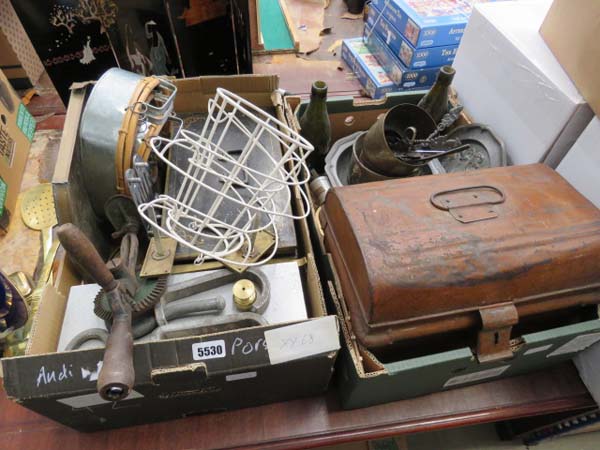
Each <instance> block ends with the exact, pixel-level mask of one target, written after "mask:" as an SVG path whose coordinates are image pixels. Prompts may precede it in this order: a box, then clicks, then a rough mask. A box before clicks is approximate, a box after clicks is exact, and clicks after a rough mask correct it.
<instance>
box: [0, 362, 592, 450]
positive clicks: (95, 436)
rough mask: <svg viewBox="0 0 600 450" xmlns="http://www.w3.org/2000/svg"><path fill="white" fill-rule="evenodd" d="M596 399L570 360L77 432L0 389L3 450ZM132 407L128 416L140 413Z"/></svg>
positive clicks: (346, 434) (227, 434)
mask: <svg viewBox="0 0 600 450" xmlns="http://www.w3.org/2000/svg"><path fill="white" fill-rule="evenodd" d="M593 405H594V401H593V400H592V398H591V397H590V395H589V394H588V393H587V391H586V389H585V386H584V385H583V383H582V382H581V381H580V379H579V376H578V374H577V371H576V370H575V368H574V367H573V365H572V364H570V363H569V364H564V365H561V366H557V367H556V368H555V369H553V370H548V371H545V372H538V373H534V374H530V375H525V376H520V377H515V378H508V379H504V380H499V381H493V382H489V383H484V384H480V385H477V386H471V387H466V388H462V389H455V390H451V391H446V392H441V393H437V394H432V395H428V396H425V397H420V398H416V399H411V400H403V401H399V402H394V403H389V404H385V405H379V406H373V407H370V408H364V409H356V410H351V411H344V410H341V409H340V407H339V405H338V402H337V399H336V393H335V392H334V391H330V392H329V393H328V394H327V395H325V396H322V397H316V398H309V399H302V400H295V401H290V402H285V403H275V404H272V405H265V406H260V407H255V408H247V409H242V410H236V411H228V412H221V413H214V414H207V415H202V416H195V417H188V418H184V419H179V420H173V421H168V422H161V423H156V424H150V425H143V426H137V427H131V428H123V429H118V430H112V431H107V432H97V433H89V434H85V433H79V432H77V431H74V430H71V429H69V428H66V427H64V426H62V425H60V424H58V423H55V422H52V421H50V420H49V419H46V418H44V417H42V416H39V415H37V414H36V413H34V412H31V411H29V410H27V409H24V408H23V407H21V406H19V405H16V404H14V403H13V402H11V401H10V400H8V399H7V398H6V395H5V393H4V391H1V392H0V433H1V435H2V444H0V448H23V449H24V448H39V449H45V450H53V449H60V450H65V449H76V448H82V449H85V450H96V449H98V450H110V449H117V448H118V449H129V448H152V449H169V450H178V449H186V450H192V449H195V450H199V449H209V448H210V449H214V448H244V449H261V450H264V449H288V448H298V449H299V448H302V449H304V448H315V447H319V446H324V445H331V444H338V443H342V442H349V441H362V440H368V439H375V438H381V437H387V436H393V435H398V434H405V433H414V432H419V431H427V430H435V429H441V428H450V427H458V426H463V425H471V424H477V423H483V422H495V421H499V420H506V419H509V418H516V417H526V416H535V415H540V414H552V413H556V412H559V411H567V410H577V409H583V408H589V407H592V406H593ZM135 413H136V412H135V409H133V408H132V410H131V414H135Z"/></svg>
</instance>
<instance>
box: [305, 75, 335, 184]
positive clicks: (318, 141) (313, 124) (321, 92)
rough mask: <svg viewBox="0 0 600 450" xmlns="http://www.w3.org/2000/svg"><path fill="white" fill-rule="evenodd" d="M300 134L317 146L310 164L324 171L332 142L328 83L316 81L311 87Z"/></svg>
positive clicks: (319, 170) (309, 160)
mask: <svg viewBox="0 0 600 450" xmlns="http://www.w3.org/2000/svg"><path fill="white" fill-rule="evenodd" d="M299 123H300V134H301V135H302V136H303V137H305V138H306V139H307V140H308V141H309V142H310V143H311V144H312V145H313V147H314V148H315V150H314V151H313V152H312V153H311V154H310V155H309V157H308V165H309V166H310V168H312V169H315V170H316V171H317V172H319V173H323V168H324V166H325V155H327V152H328V151H329V143H330V142H331V123H330V122H329V114H328V113H327V83H325V82H324V81H315V82H314V83H313V85H312V88H311V93H310V102H309V104H308V106H307V107H306V109H305V110H304V114H302V117H300V120H299Z"/></svg>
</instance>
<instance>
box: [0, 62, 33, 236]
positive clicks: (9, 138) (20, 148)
mask: <svg viewBox="0 0 600 450" xmlns="http://www.w3.org/2000/svg"><path fill="white" fill-rule="evenodd" d="M34 132H35V119H34V118H33V117H32V116H31V114H29V111H27V108H26V107H25V105H23V104H22V103H21V99H20V98H19V96H18V95H17V93H16V92H15V91H14V90H13V88H12V86H11V85H10V83H9V81H8V78H7V77H6V76H5V75H4V73H3V72H2V71H1V70H0V233H4V232H6V229H7V228H8V223H9V218H10V216H11V215H13V214H14V212H15V208H16V206H17V196H18V195H19V192H20V190H21V181H22V180H23V174H24V172H25V166H26V165H27V157H28V156H29V148H30V147H31V141H32V140H33V133H34Z"/></svg>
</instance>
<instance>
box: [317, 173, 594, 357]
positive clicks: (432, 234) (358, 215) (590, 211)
mask: <svg viewBox="0 0 600 450" xmlns="http://www.w3.org/2000/svg"><path fill="white" fill-rule="evenodd" d="M482 186H484V187H485V188H483V191H484V192H479V191H478V189H479V190H481V189H482V188H481V187H482ZM473 187H477V188H478V189H475V190H472V189H471V188H473ZM489 187H491V188H492V189H491V190H490V189H489ZM456 190H460V191H456ZM449 191H450V192H459V193H460V198H458V197H455V198H454V199H456V200H457V202H458V200H460V202H458V203H457V205H456V206H457V209H458V210H459V211H460V210H463V209H468V206H469V205H468V203H465V198H463V197H464V195H467V194H470V195H471V196H473V195H477V196H478V197H479V194H482V193H483V197H484V198H483V200H486V202H488V200H489V203H493V205H491V206H492V207H493V214H491V213H487V214H489V216H490V217H487V216H486V217H485V220H473V221H471V220H469V221H466V223H465V221H461V220H460V218H459V217H458V216H457V214H456V211H454V214H452V212H453V208H452V207H450V208H445V209H443V208H439V207H438V206H436V204H434V203H436V202H432V199H433V198H435V199H436V200H440V199H441V200H445V199H446V197H444V196H447V195H448V192H449ZM440 193H441V196H436V194H440ZM499 193H501V194H499ZM488 197H489V198H488ZM448 199H450V197H448ZM454 199H450V200H451V202H452V201H453V200H454ZM481 200H482V199H481V198H473V199H472V202H473V205H474V206H473V207H474V208H476V209H479V208H481V207H482V206H487V205H483V204H482V203H481V202H480V201H481ZM480 213H481V212H480V211H479V212H477V214H480ZM321 219H322V221H323V223H324V226H325V244H326V246H327V249H328V251H329V252H330V253H331V254H332V258H333V260H334V263H335V268H336V272H337V274H338V276H339V278H340V281H341V283H342V289H343V294H344V297H345V301H346V303H347V306H348V308H349V310H350V313H351V322H352V328H353V331H354V332H355V333H356V336H357V338H358V339H359V340H360V341H361V342H362V343H363V344H364V345H365V346H366V347H368V348H381V347H383V346H385V345H387V344H390V343H394V342H398V341H401V340H406V339H415V338H422V337H425V336H432V335H440V334H441V333H446V332H451V331H453V330H454V331H460V330H462V331H465V330H472V334H473V337H474V338H475V337H476V336H477V332H478V331H479V330H480V329H481V326H482V317H481V315H480V311H481V310H482V309H483V308H486V307H493V306H497V305H499V304H504V303H507V302H508V303H512V304H514V306H515V308H516V310H517V313H518V317H519V323H524V322H526V321H527V320H528V319H531V318H533V317H534V316H536V315H539V314H541V313H547V312H551V311H556V313H557V314H560V311H564V310H566V309H568V308H573V307H576V306H578V305H589V304H596V303H599V302H600V257H599V256H600V210H598V209H597V208H596V207H594V205H592V204H591V203H590V202H589V201H588V200H586V199H585V198H584V197H583V196H581V195H580V194H579V193H578V192H577V191H575V189H574V188H573V187H571V185H569V184H568V183H567V182H566V181H565V180H564V179H563V178H562V177H560V176H559V175H558V174H557V173H556V172H554V171H553V170H552V169H550V168H548V167H546V166H543V165H539V164H538V165H528V166H514V167H506V168H496V169H487V170H481V171H474V172H468V173H464V174H449V175H438V176H427V177H418V178H412V179H404V180H393V181H385V182H376V183H369V184H364V185H356V186H346V187H341V188H334V189H333V190H332V191H331V192H330V193H329V195H328V196H327V200H326V202H325V205H324V207H323V214H322V217H321ZM506 326H508V325H506ZM503 327H504V326H500V325H498V330H495V331H500V329H501V328H503ZM484 328H486V329H488V331H493V330H492V329H491V328H489V327H487V326H484Z"/></svg>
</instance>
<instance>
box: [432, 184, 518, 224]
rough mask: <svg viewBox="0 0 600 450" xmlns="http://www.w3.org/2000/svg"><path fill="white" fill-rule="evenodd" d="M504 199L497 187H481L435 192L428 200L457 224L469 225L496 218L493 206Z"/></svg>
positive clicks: (495, 210)
mask: <svg viewBox="0 0 600 450" xmlns="http://www.w3.org/2000/svg"><path fill="white" fill-rule="evenodd" d="M505 199H506V197H505V196H504V192H502V191H501V190H500V189H498V188H497V187H494V186H487V185H481V186H469V187H464V188H459V189H452V190H448V191H441V192H436V193H435V194H433V195H432V196H431V197H430V199H429V200H430V201H431V203H432V204H433V206H435V207H436V208H438V209H441V210H443V211H448V212H449V213H450V214H451V215H452V217H454V218H455V219H456V220H458V221H459V222H462V223H470V222H478V221H481V220H489V219H495V218H496V217H498V210H497V208H496V207H495V205H498V204H500V203H504V200H505Z"/></svg>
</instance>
